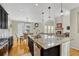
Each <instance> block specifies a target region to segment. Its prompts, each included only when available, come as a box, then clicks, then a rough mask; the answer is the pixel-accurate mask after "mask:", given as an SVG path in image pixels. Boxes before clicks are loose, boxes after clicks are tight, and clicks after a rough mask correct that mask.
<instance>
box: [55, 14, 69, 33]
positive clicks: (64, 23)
mask: <svg viewBox="0 0 79 59" xmlns="http://www.w3.org/2000/svg"><path fill="white" fill-rule="evenodd" d="M55 20H56V23H58V22H62V23H63V32H64V33H65V32H70V30H67V28H66V27H67V26H70V14H68V15H64V16H63V18H62V20H61V17H57V18H56V19H55Z"/></svg>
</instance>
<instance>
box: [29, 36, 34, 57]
mask: <svg viewBox="0 0 79 59" xmlns="http://www.w3.org/2000/svg"><path fill="white" fill-rule="evenodd" d="M28 46H29V50H30V52H31V55H32V56H34V42H33V40H32V39H31V38H30V37H28Z"/></svg>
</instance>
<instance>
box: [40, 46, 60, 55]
mask: <svg viewBox="0 0 79 59" xmlns="http://www.w3.org/2000/svg"><path fill="white" fill-rule="evenodd" d="M40 55H41V56H60V45H58V46H55V47H52V48H48V49H43V48H41V51H40Z"/></svg>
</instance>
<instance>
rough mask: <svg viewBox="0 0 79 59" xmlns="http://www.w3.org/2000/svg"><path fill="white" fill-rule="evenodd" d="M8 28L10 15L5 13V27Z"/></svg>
mask: <svg viewBox="0 0 79 59" xmlns="http://www.w3.org/2000/svg"><path fill="white" fill-rule="evenodd" d="M7 28H8V16H7V13H4V29H7Z"/></svg>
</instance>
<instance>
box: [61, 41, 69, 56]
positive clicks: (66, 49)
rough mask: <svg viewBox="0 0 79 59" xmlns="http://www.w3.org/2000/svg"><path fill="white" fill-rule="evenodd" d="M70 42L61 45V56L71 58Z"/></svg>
mask: <svg viewBox="0 0 79 59" xmlns="http://www.w3.org/2000/svg"><path fill="white" fill-rule="evenodd" d="M69 50H70V41H68V42H65V43H63V44H62V45H61V56H69V55H70V54H69Z"/></svg>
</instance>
